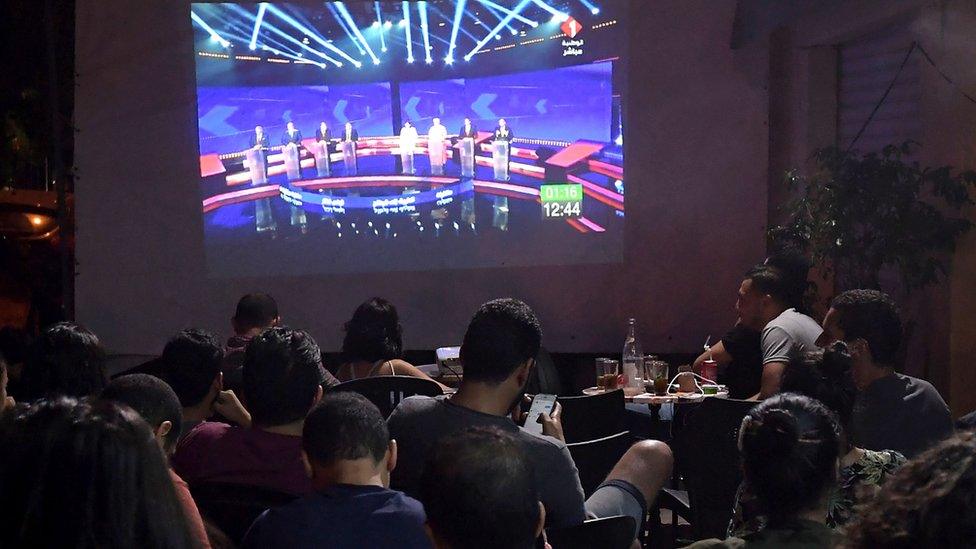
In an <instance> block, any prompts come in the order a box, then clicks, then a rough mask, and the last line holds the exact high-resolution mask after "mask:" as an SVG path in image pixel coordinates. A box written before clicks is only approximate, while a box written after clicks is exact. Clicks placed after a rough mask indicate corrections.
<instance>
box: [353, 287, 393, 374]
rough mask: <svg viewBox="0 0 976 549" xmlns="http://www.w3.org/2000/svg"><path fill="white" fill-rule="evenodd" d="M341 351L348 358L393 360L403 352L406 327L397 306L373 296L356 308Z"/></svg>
mask: <svg viewBox="0 0 976 549" xmlns="http://www.w3.org/2000/svg"><path fill="white" fill-rule="evenodd" d="M345 330H346V335H345V337H344V338H343V339H342V352H343V354H344V355H345V359H346V360H347V361H349V362H354V361H357V360H364V361H366V362H376V361H378V360H393V359H394V358H400V357H401V356H403V328H402V327H401V326H400V316H399V315H398V314H397V310H396V307H394V306H393V304H392V303H390V302H389V301H387V300H385V299H383V298H382V297H374V298H372V299H370V300H369V301H367V302H365V303H363V304H362V305H360V306H359V307H357V308H356V312H354V313H353V314H352V318H351V319H349V321H348V322H346V325H345Z"/></svg>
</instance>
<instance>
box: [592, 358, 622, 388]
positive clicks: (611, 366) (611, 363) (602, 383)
mask: <svg viewBox="0 0 976 549" xmlns="http://www.w3.org/2000/svg"><path fill="white" fill-rule="evenodd" d="M619 377H620V362H619V361H616V360H614V359H612V358H598V359H596V387H597V389H601V390H604V391H613V390H614V389H616V388H617V383H618V379H619Z"/></svg>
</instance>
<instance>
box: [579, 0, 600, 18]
mask: <svg viewBox="0 0 976 549" xmlns="http://www.w3.org/2000/svg"><path fill="white" fill-rule="evenodd" d="M580 4H583V5H584V6H586V9H588V10H590V13H592V14H593V15H596V14H598V13H600V8H598V7H596V4H594V3H593V2H590V0H580Z"/></svg>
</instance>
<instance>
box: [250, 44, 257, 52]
mask: <svg viewBox="0 0 976 549" xmlns="http://www.w3.org/2000/svg"><path fill="white" fill-rule="evenodd" d="M248 47H249V48H251V50H252V51H253V50H256V49H258V47H257V46H256V45H254V44H251V45H250V46H248Z"/></svg>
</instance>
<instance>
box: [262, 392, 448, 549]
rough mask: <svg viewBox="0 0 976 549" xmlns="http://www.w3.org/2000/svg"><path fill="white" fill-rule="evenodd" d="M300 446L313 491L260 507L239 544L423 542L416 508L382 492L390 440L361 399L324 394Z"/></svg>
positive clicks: (354, 546) (423, 548)
mask: <svg viewBox="0 0 976 549" xmlns="http://www.w3.org/2000/svg"><path fill="white" fill-rule="evenodd" d="M302 447H303V448H304V449H305V457H306V459H307V460H308V464H309V469H310V474H311V477H312V486H313V489H314V490H315V493H314V494H312V495H309V496H306V497H304V498H302V499H299V500H295V501H293V502H291V503H289V504H286V505H283V506H281V507H278V508H275V509H270V510H268V511H265V512H264V514H263V515H261V516H260V517H259V518H258V519H257V520H256V521H255V522H254V524H253V525H252V526H251V529H250V530H249V531H248V533H247V535H246V536H245V537H244V547H245V548H250V547H253V548H255V549H258V548H274V547H281V548H289V549H291V548H300V547H309V548H312V547H315V548H322V549H328V548H333V549H345V548H349V549H358V548H360V547H370V548H374V549H383V548H391V549H392V548H404V549H409V548H418V549H427V548H429V547H430V542H429V541H428V539H427V535H426V534H425V532H424V520H425V518H424V508H423V506H422V505H421V504H420V502H418V501H417V500H415V499H413V498H411V497H408V496H406V495H404V494H403V493H401V492H396V491H393V490H390V489H389V486H390V471H391V470H393V468H394V467H395V466H396V460H397V444H396V442H395V441H393V440H391V439H390V432H389V431H388V430H387V428H386V421H385V420H384V419H383V416H382V415H380V411H379V410H378V409H377V408H376V406H374V405H373V404H372V403H371V402H370V401H368V400H366V398H365V397H363V396H362V395H359V394H357V393H348V392H340V393H332V394H328V395H326V396H324V397H323V398H322V402H321V403H319V405H318V406H317V407H316V408H315V409H314V410H312V412H311V413H309V415H308V418H306V419H305V427H304V429H303V432H302Z"/></svg>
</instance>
